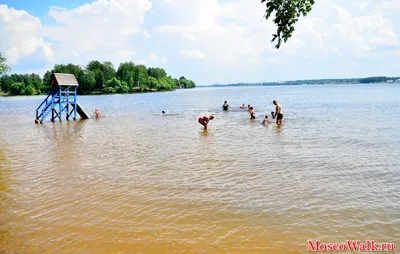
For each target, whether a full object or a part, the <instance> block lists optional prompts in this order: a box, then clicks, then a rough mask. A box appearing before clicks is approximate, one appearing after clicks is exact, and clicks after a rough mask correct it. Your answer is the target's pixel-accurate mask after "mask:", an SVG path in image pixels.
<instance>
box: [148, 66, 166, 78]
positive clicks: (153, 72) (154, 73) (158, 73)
mask: <svg viewBox="0 0 400 254" xmlns="http://www.w3.org/2000/svg"><path fill="white" fill-rule="evenodd" d="M147 73H148V74H149V76H150V77H153V78H155V79H162V78H165V77H167V73H166V72H165V70H164V69H162V68H151V67H150V68H149V69H148V70H147Z"/></svg>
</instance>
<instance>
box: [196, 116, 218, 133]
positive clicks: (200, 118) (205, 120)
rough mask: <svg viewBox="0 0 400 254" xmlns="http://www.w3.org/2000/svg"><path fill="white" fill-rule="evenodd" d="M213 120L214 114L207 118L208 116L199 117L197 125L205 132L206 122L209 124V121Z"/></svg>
mask: <svg viewBox="0 0 400 254" xmlns="http://www.w3.org/2000/svg"><path fill="white" fill-rule="evenodd" d="M214 118H215V115H214V114H211V116H209V115H203V116H202V117H199V123H200V124H201V125H203V126H204V129H205V130H207V125H208V122H209V121H210V120H213V119H214Z"/></svg>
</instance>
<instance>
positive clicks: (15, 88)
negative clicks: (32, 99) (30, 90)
mask: <svg viewBox="0 0 400 254" xmlns="http://www.w3.org/2000/svg"><path fill="white" fill-rule="evenodd" d="M10 93H11V94H13V95H22V94H25V85H24V83H22V82H16V83H13V84H12V85H11V87H10Z"/></svg>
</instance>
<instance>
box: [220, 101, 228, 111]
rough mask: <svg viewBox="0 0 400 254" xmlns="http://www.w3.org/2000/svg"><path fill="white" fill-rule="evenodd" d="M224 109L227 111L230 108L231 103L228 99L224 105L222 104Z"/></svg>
mask: <svg viewBox="0 0 400 254" xmlns="http://www.w3.org/2000/svg"><path fill="white" fill-rule="evenodd" d="M222 109H223V110H225V111H226V110H228V109H229V104H228V102H227V101H224V105H222Z"/></svg>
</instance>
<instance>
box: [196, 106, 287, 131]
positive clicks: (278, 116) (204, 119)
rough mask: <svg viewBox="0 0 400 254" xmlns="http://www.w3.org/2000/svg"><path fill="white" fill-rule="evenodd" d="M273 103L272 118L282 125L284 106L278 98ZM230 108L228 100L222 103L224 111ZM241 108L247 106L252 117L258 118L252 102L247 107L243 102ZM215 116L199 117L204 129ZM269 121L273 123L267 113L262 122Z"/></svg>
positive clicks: (266, 122)
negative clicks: (251, 104)
mask: <svg viewBox="0 0 400 254" xmlns="http://www.w3.org/2000/svg"><path fill="white" fill-rule="evenodd" d="M272 103H273V104H274V105H275V112H273V111H271V116H272V119H276V124H279V125H280V124H282V119H283V110H282V106H281V105H280V104H279V103H278V101H277V100H274V101H273V102H272ZM229 108H230V106H229V104H228V102H227V101H224V104H223V105H222V109H223V110H224V111H228V110H229ZM240 108H241V109H246V108H247V111H248V112H249V114H250V119H256V113H255V112H254V108H253V107H252V106H250V104H249V105H247V107H246V105H245V104H242V106H240ZM214 118H215V115H214V114H211V115H203V116H201V117H200V118H199V120H198V121H199V123H200V124H201V125H203V126H204V129H205V130H207V126H208V123H209V122H210V120H213V119H214ZM268 123H272V122H271V121H269V119H268V115H265V118H264V120H263V121H262V124H264V125H265V124H268Z"/></svg>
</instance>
